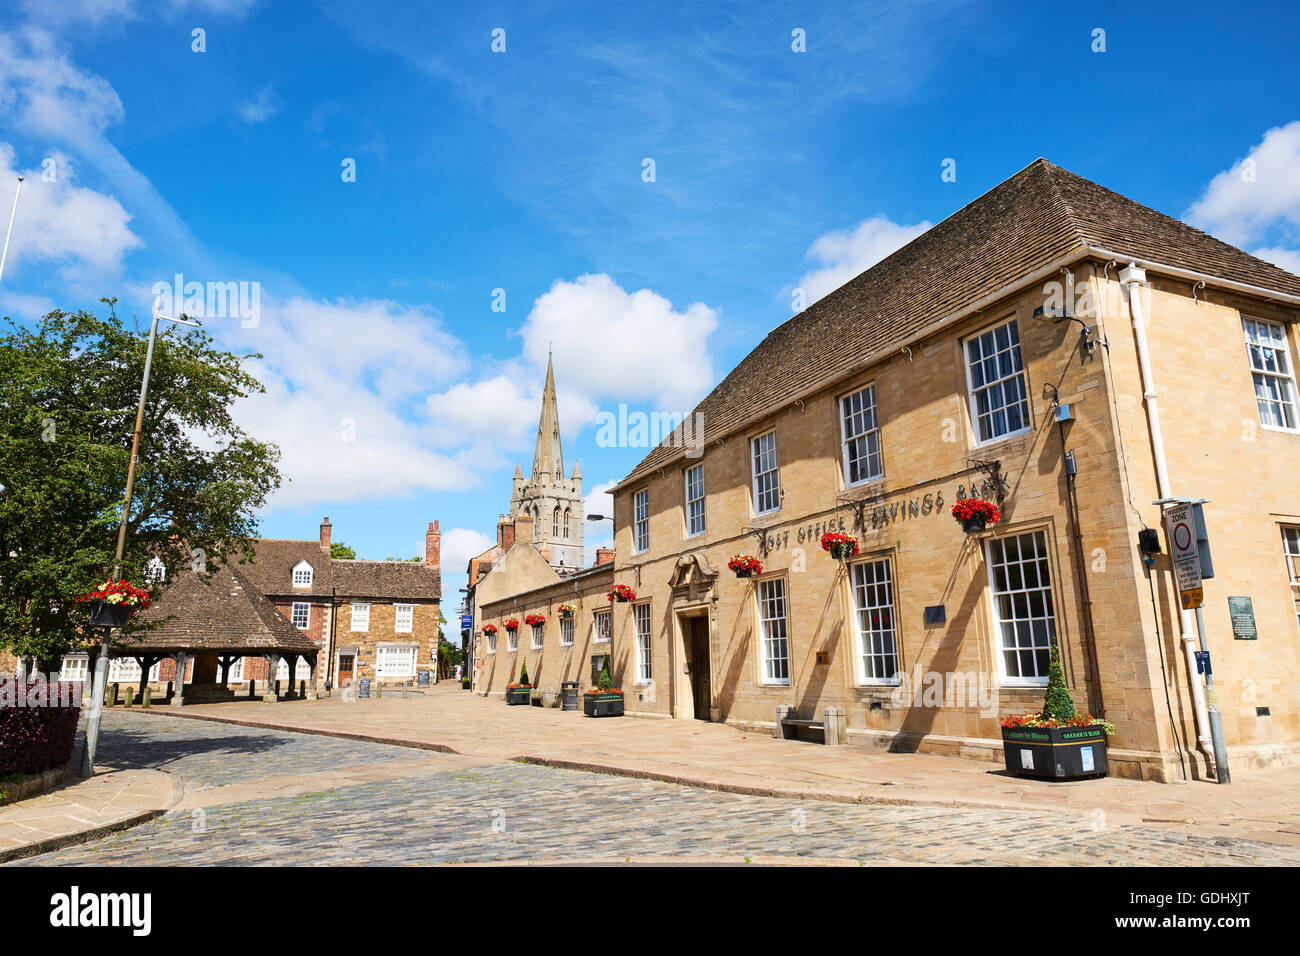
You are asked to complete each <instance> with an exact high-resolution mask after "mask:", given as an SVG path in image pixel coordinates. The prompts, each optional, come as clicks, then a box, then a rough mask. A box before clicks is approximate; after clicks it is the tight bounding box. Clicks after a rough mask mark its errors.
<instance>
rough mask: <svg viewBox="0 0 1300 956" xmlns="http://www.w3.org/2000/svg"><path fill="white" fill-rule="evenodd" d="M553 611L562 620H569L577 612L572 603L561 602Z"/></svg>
mask: <svg viewBox="0 0 1300 956" xmlns="http://www.w3.org/2000/svg"><path fill="white" fill-rule="evenodd" d="M555 613H556V614H558V615H560V617H561V618H563V619H564V620H566V621H567V620H569V619H570V618H572V617H573V615H575V614H577V613H578V609H577V608H576V607H574V606H573V605H572V604H561V605H560V606H559V607H557V608H556V609H555Z"/></svg>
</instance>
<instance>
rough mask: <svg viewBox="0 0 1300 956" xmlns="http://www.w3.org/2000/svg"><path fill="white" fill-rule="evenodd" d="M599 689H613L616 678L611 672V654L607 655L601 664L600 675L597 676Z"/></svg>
mask: <svg viewBox="0 0 1300 956" xmlns="http://www.w3.org/2000/svg"><path fill="white" fill-rule="evenodd" d="M596 689H597V690H613V689H614V678H613V677H611V676H610V674H609V655H608V654H606V655H605V660H604V661H603V662H602V663H601V665H600V676H599V677H598V678H596Z"/></svg>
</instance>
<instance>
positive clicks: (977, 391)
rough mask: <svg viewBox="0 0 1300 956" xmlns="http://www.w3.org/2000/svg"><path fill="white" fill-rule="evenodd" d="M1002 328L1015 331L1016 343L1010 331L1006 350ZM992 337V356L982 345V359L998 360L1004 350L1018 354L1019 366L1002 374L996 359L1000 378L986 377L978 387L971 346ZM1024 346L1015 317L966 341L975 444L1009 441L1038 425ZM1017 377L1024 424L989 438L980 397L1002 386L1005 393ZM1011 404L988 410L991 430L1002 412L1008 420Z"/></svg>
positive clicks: (963, 348)
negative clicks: (1000, 338) (982, 425)
mask: <svg viewBox="0 0 1300 956" xmlns="http://www.w3.org/2000/svg"><path fill="white" fill-rule="evenodd" d="M1002 329H1014V330H1015V342H1014V343H1013V342H1011V336H1010V333H1008V336H1007V342H1008V345H1007V348H1005V349H1002V348H1000V347H999V346H998V341H997V333H998V332H1000V331H1001V330H1002ZM989 336H992V342H993V347H994V351H993V352H992V353H991V354H990V355H984V354H983V351H982V348H981V354H980V361H981V362H984V361H987V360H988V359H990V358H993V359H997V357H998V356H1000V355H1002V354H1003V352H1007V353H1010V354H1011V355H1012V356H1014V359H1015V362H1016V363H1017V364H1018V366H1019V367H1018V368H1014V369H1012V371H1011V372H1010V373H1007V374H1002V371H1001V363H1000V362H996V361H995V363H994V364H995V371H996V372H997V373H998V377H997V378H996V379H994V380H993V381H991V382H990V381H989V380H987V379H986V380H985V381H984V383H983V384H982V385H979V386H976V385H975V375H974V370H973V365H974V362H973V361H972V359H971V346H973V345H975V344H976V343H980V342H983V341H984V339H985V338H987V337H989ZM1023 345H1024V343H1023V341H1022V340H1021V338H1020V325H1019V324H1018V322H1017V321H1016V320H1015V319H1008V320H1007V321H1006V322H999V323H998V324H997V325H995V326H993V327H992V328H988V329H985V330H984V331H982V332H978V333H976V334H975V335H972V336H970V337H968V338H966V339H963V340H962V343H961V350H962V359H963V361H964V363H965V365H966V393H967V395H968V396H969V399H968V401H969V407H970V422H971V432H972V434H973V437H974V439H975V446H976V447H977V448H978V447H980V446H982V445H991V444H993V443H994V442H1000V441H1005V440H1006V439H1008V438H1015V437H1016V436H1017V435H1024V434H1025V433H1027V432H1029V431H1031V430H1032V429H1033V427H1034V424H1033V418H1032V409H1031V408H1030V406H1029V373H1028V372H1027V371H1026V369H1025V356H1024V348H1023ZM1016 380H1019V386H1018V387H1019V389H1020V399H1019V403H1020V405H1021V406H1023V407H1022V409H1021V414H1022V415H1023V416H1024V420H1025V423H1024V425H1022V426H1021V427H1020V428H1017V429H1014V430H1012V429H1008V430H1007V431H1004V432H1001V433H994V434H990V435H989V436H988V437H987V438H986V437H984V435H983V433H982V431H981V428H980V411H979V396H980V395H982V394H984V393H986V392H991V391H992V390H993V389H995V388H999V387H1000V388H1001V394H1002V395H1003V396H1005V395H1006V384H1007V383H1008V382H1012V381H1016ZM1010 407H1011V405H1010V404H1007V403H1004V404H1002V405H1001V406H1000V407H999V408H998V410H997V411H994V412H989V413H988V418H989V424H990V429H992V424H993V421H994V420H995V419H996V416H997V415H998V414H1002V415H1003V416H1004V420H1005V415H1006V410H1007V409H1008V408H1010Z"/></svg>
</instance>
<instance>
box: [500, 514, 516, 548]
mask: <svg viewBox="0 0 1300 956" xmlns="http://www.w3.org/2000/svg"><path fill="white" fill-rule="evenodd" d="M514 543H515V526H514V525H513V524H511V523H510V521H509V519H507V518H506V516H505V515H502V516H501V517H500V518H498V519H497V547H498V548H500V549H501V553H502V554H504V553H505V552H507V551H509V550H510V549H511V547H513V546H514Z"/></svg>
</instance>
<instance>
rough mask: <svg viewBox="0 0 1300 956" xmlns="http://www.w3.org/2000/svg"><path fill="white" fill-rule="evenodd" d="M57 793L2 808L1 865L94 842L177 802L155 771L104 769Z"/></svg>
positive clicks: (172, 785)
mask: <svg viewBox="0 0 1300 956" xmlns="http://www.w3.org/2000/svg"><path fill="white" fill-rule="evenodd" d="M70 780H71V782H70V783H69V784H68V785H67V786H64V787H62V788H60V789H58V790H54V791H51V792H49V793H45V794H42V795H41V796H39V797H33V798H31V799H29V800H20V801H19V802H18V803H14V804H11V805H9V806H6V807H0V862H4V861H6V860H14V859H20V858H22V857H24V856H31V855H34V854H37V853H43V852H47V851H49V850H51V849H55V848H57V847H60V846H65V845H67V844H69V843H75V842H80V841H83V840H89V839H93V838H94V837H96V836H100V835H103V834H105V833H109V832H112V831H115V830H119V829H122V828H124V827H130V826H135V825H137V824H140V823H143V822H144V821H146V820H150V819H153V818H154V817H157V816H160V815H161V814H163V813H164V812H165V811H166V810H167V809H169V808H171V807H172V806H174V805H175V804H176V802H177V801H178V800H179V799H180V797H181V791H180V788H179V786H178V782H177V781H176V780H175V779H174V778H173V777H171V776H169V775H168V774H166V773H163V772H161V771H158V770H105V771H103V772H100V773H96V775H95V776H94V777H92V778H91V779H89V780H80V779H79V778H76V777H72V778H70Z"/></svg>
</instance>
